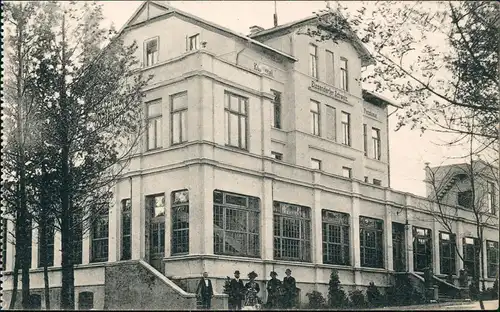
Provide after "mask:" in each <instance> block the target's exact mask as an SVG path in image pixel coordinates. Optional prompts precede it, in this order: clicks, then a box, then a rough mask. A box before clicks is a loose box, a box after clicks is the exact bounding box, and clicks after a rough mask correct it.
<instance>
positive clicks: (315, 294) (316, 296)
mask: <svg viewBox="0 0 500 312" xmlns="http://www.w3.org/2000/svg"><path fill="white" fill-rule="evenodd" d="M306 296H307V298H308V299H309V308H310V309H322V308H324V307H325V303H326V301H325V298H324V297H323V294H322V293H320V292H319V291H316V290H313V291H312V292H310V293H307V294H306Z"/></svg>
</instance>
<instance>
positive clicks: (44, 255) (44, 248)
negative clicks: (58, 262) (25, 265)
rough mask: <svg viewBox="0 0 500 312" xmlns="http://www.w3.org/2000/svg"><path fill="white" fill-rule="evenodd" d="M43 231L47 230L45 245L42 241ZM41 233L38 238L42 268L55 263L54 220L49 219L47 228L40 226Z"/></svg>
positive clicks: (40, 265) (39, 231) (39, 258)
mask: <svg viewBox="0 0 500 312" xmlns="http://www.w3.org/2000/svg"><path fill="white" fill-rule="evenodd" d="M42 231H45V245H44V244H43V243H42ZM38 233H40V235H39V237H38V239H39V242H38V267H39V268H42V267H45V265H46V266H47V267H49V266H53V265H54V220H53V219H50V220H48V221H47V223H46V226H45V229H44V228H43V227H42V226H39V227H38Z"/></svg>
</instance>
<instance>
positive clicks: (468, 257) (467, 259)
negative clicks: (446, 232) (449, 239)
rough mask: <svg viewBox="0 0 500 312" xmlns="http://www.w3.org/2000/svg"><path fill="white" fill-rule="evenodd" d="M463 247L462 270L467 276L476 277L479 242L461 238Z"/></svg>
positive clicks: (474, 239) (475, 239) (469, 238)
mask: <svg viewBox="0 0 500 312" xmlns="http://www.w3.org/2000/svg"><path fill="white" fill-rule="evenodd" d="M463 247H464V253H463V254H464V268H465V269H466V270H467V273H468V274H469V276H476V274H478V273H479V251H480V249H479V240H478V239H477V238H472V237H464V238H463Z"/></svg>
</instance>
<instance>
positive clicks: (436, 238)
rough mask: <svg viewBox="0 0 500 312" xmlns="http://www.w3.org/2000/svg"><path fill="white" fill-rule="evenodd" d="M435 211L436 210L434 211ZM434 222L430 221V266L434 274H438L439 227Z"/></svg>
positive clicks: (439, 270) (439, 268)
mask: <svg viewBox="0 0 500 312" xmlns="http://www.w3.org/2000/svg"><path fill="white" fill-rule="evenodd" d="M434 211H436V210H434ZM438 225H439V224H438V222H437V221H436V220H433V221H432V246H433V248H432V266H433V270H434V274H440V272H441V266H440V262H441V261H440V259H441V258H440V252H439V226H438Z"/></svg>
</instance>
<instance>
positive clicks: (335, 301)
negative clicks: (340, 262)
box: [328, 270, 348, 308]
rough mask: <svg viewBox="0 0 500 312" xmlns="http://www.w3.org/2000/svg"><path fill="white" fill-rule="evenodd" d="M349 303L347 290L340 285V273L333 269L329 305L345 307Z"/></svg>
mask: <svg viewBox="0 0 500 312" xmlns="http://www.w3.org/2000/svg"><path fill="white" fill-rule="evenodd" d="M347 303H348V299H347V297H346V294H345V291H344V290H343V289H342V287H341V286H340V279H339V273H338V272H337V270H333V271H332V273H331V274H330V282H329V283H328V305H329V306H330V307H335V308H340V307H345V306H346V305H347Z"/></svg>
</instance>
